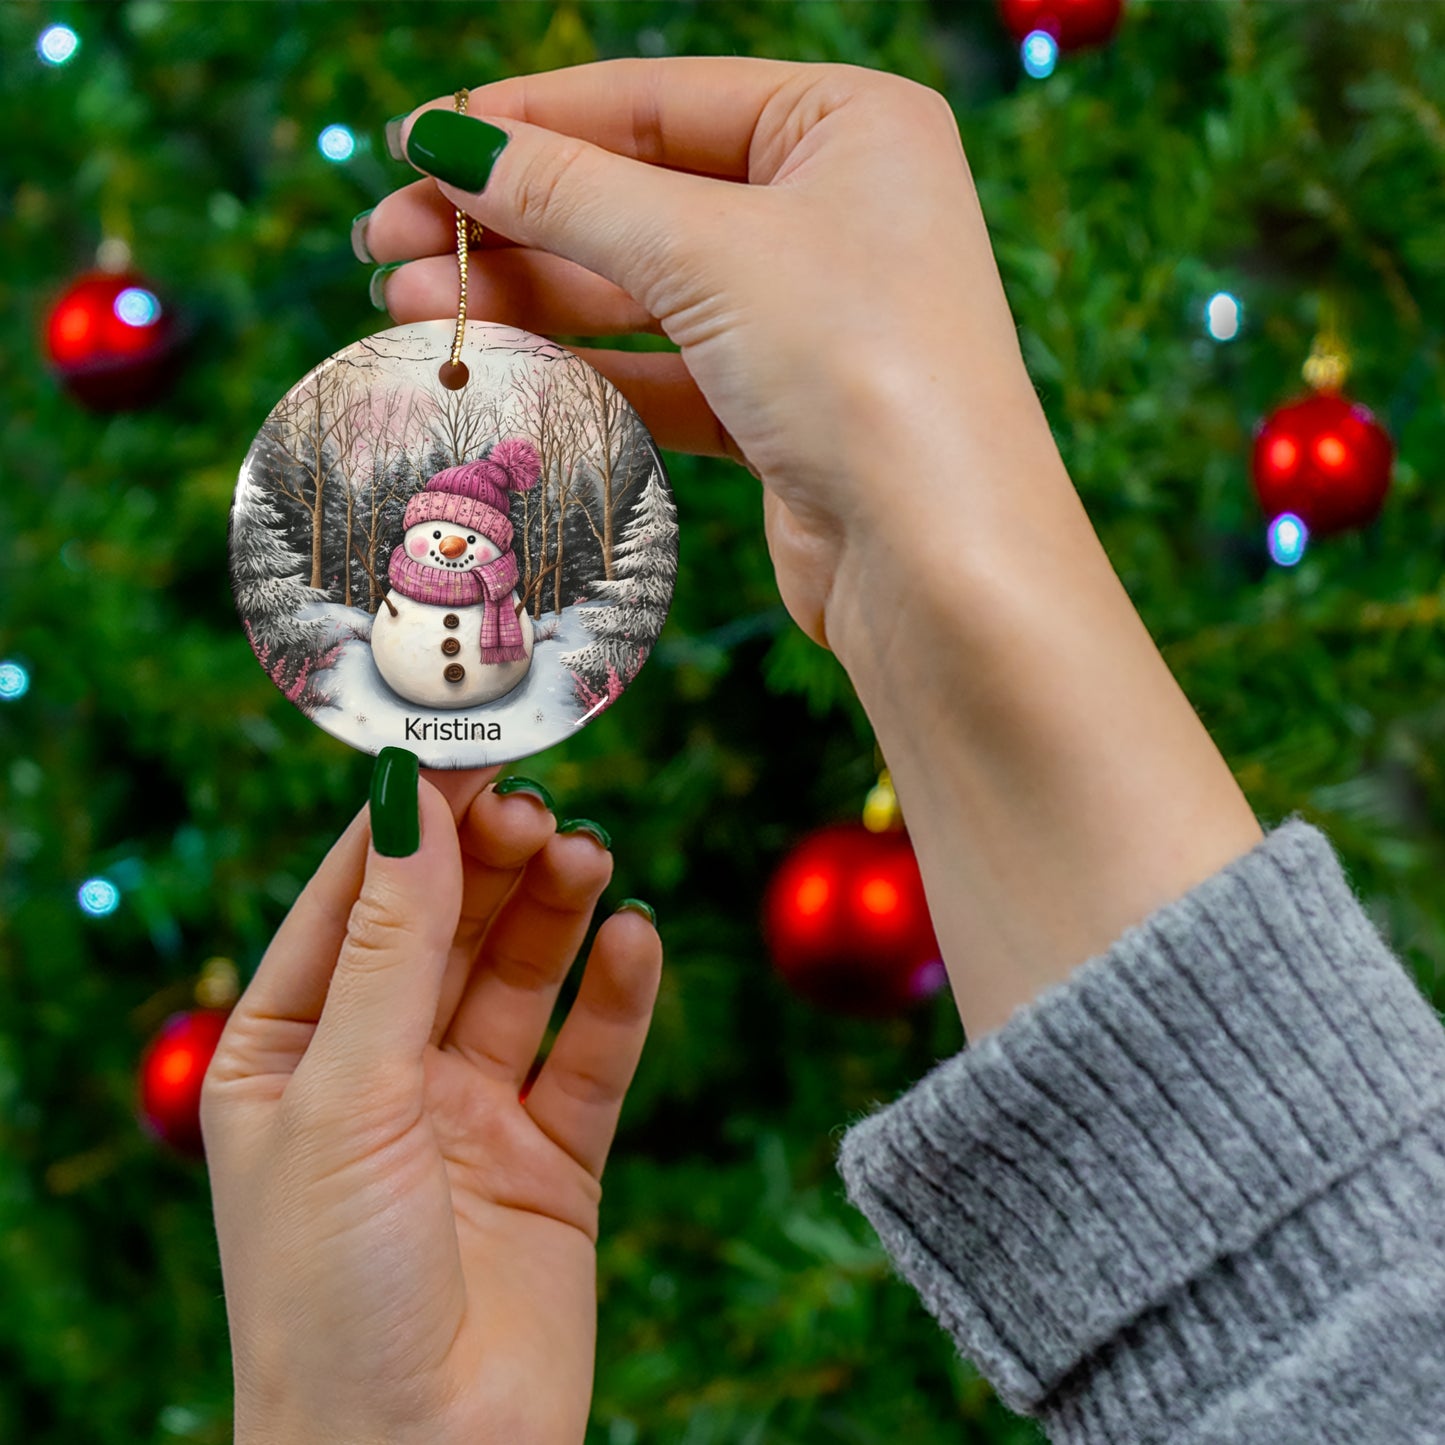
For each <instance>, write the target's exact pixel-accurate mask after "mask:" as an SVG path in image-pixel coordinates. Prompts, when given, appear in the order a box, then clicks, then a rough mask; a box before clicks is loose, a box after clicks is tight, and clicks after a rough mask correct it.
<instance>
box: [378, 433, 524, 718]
mask: <svg viewBox="0 0 1445 1445" xmlns="http://www.w3.org/2000/svg"><path fill="white" fill-rule="evenodd" d="M541 470H542V460H541V458H540V457H539V456H538V455H537V449H536V447H534V446H533V445H532V443H531V442H529V441H527V440H526V439H525V438H523V437H511V438H509V439H508V440H506V441H499V442H497V443H495V444H494V445H493V446H492V447H491V448H490V450H489V451H488V452H487V454H486V455H485V456H484V457H482V458H480V459H479V460H477V461H473V462H466V463H464V464H463V465H461V466H459V467H448V468H446V470H445V471H440V472H437V473H436V474H435V475H434V476H433V477H431V478H430V480H428V482H427V484H426V486H425V487H424V488H423V489H422V490H421V491H419V492H417V493H416V495H415V496H413V497H412V498H411V500H410V501H409V502H408V503H407V504H406V515H405V517H404V518H403V525H404V528H405V530H404V533H403V535H402V539H401V545H400V546H399V547H397V548H396V550H395V551H393V552H392V554H391V561H390V563H389V564H388V566H387V580H388V581H389V582H390V583H391V590H390V591H389V592H388V593H387V594H386V596H385V597H384V598H383V599H382V606H381V610H380V611H379V612H378V613H377V615H376V621H375V622H374V623H373V624H372V630H371V653H372V657H373V658H374V659H375V662H376V668H377V671H378V672H380V674H381V676H382V678H383V679H384V680H385V682H386V684H387V686H388V687H390V688H391V690H392V691H393V692H395V693H396V694H397V695H398V696H399V697H403V698H405V699H406V700H407V701H408V702H414V703H417V704H419V705H420V706H422V707H436V708H464V707H477V706H479V705H480V704H482V703H487V702H494V701H495V700H496V699H497V698H499V697H502V696H504V695H505V694H506V693H509V692H511V690H512V689H513V688H514V687H516V686H517V684H518V683H519V682H521V680H522V679H523V678H524V677H525V676H526V675H527V669H528V668H529V667H530V666H531V665H532V619H531V618H530V617H529V616H528V615H527V613H526V610H525V609H524V608H521V607H520V606H519V604H518V601H517V593H516V587H517V580H518V579H517V559H516V558H515V557H514V556H513V555H512V523H511V521H510V519H509V516H508V512H509V508H510V503H511V495H510V494H511V493H512V492H525V491H527V490H528V489H529V488H531V487H533V486H535V485H536V482H537V478H538V476H539V475H540V473H541Z"/></svg>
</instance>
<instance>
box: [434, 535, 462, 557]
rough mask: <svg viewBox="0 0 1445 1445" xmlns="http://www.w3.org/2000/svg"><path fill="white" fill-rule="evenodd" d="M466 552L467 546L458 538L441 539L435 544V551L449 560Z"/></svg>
mask: <svg viewBox="0 0 1445 1445" xmlns="http://www.w3.org/2000/svg"><path fill="white" fill-rule="evenodd" d="M466 550H467V544H466V543H465V542H464V541H462V539H461V538H460V537H443V538H442V539H441V541H440V542H438V543H437V551H438V552H440V553H441V554H442V556H443V557H446V558H447V559H449V560H450V559H451V558H452V557H460V556H461V555H462V553H463V552H465V551H466Z"/></svg>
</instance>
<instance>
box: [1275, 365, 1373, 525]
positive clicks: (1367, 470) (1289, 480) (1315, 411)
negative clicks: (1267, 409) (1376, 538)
mask: <svg viewBox="0 0 1445 1445" xmlns="http://www.w3.org/2000/svg"><path fill="white" fill-rule="evenodd" d="M1394 457H1395V448H1394V446H1393V444H1392V443H1391V441H1390V434H1389V433H1388V432H1387V431H1386V430H1385V428H1384V427H1382V426H1381V425H1380V423H1379V422H1378V421H1376V420H1375V418H1374V416H1373V415H1372V413H1371V412H1370V411H1369V410H1368V409H1367V408H1366V407H1363V406H1361V405H1359V404H1358V403H1357V402H1352V401H1350V400H1349V399H1348V398H1346V397H1343V396H1341V395H1339V394H1338V393H1337V392H1330V391H1319V392H1315V393H1314V394H1313V395H1311V396H1306V397H1304V398H1303V399H1302V400H1299V401H1293V402H1290V403H1288V404H1287V405H1285V406H1281V407H1279V408H1278V409H1277V410H1275V411H1273V412H1271V413H1270V415H1269V416H1268V417H1266V418H1265V420H1264V421H1263V422H1262V423H1261V424H1260V426H1259V429H1258V431H1257V432H1256V434H1255V438H1254V452H1253V456H1252V458H1251V472H1252V474H1253V478H1254V490H1255V495H1256V496H1258V498H1259V504H1260V506H1261V507H1262V508H1263V509H1264V513H1265V515H1266V516H1267V517H1269V518H1270V519H1271V520H1272V519H1273V518H1275V517H1277V516H1279V515H1280V514H1281V513H1282V512H1293V513H1294V514H1295V515H1296V516H1297V517H1299V518H1300V520H1301V521H1302V522H1304V524H1305V526H1306V527H1307V528H1308V529H1309V531H1310V533H1311V534H1312V535H1314V536H1328V535H1329V534H1330V533H1331V532H1343V531H1347V530H1348V529H1350V528H1351V527H1364V526H1367V525H1368V524H1369V523H1370V522H1373V521H1374V520H1375V518H1376V517H1377V516H1378V515H1379V512H1380V508H1381V506H1382V505H1383V504H1384V501H1385V495H1386V493H1387V492H1388V491H1389V490H1390V468H1391V466H1392V464H1393V462H1394Z"/></svg>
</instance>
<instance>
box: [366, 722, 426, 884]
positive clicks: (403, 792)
mask: <svg viewBox="0 0 1445 1445" xmlns="http://www.w3.org/2000/svg"><path fill="white" fill-rule="evenodd" d="M420 766H421V764H420V762H419V760H418V758H417V755H416V754H415V753H410V752H408V751H407V750H406V749H405V748H382V750H381V751H380V752H379V753H378V754H377V755H376V766H375V767H374V768H373V769H372V771H371V841H372V843H373V844H375V846H376V851H377V852H378V853H380V854H382V855H383V856H384V857H387V858H410V857H411V855H412V854H413V853H415V852H416V850H417V849H418V848H420V847H421V805H420V803H419V802H418V800H417V794H416V784H417V777H418V770H419V768H420Z"/></svg>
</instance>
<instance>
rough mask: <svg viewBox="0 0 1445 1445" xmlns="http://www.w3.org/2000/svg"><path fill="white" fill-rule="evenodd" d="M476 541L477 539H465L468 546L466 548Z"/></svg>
mask: <svg viewBox="0 0 1445 1445" xmlns="http://www.w3.org/2000/svg"><path fill="white" fill-rule="evenodd" d="M476 540H477V539H476V538H475V537H468V538H467V544H468V546H470V545H471V544H472V543H473V542H475V541H476Z"/></svg>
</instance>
